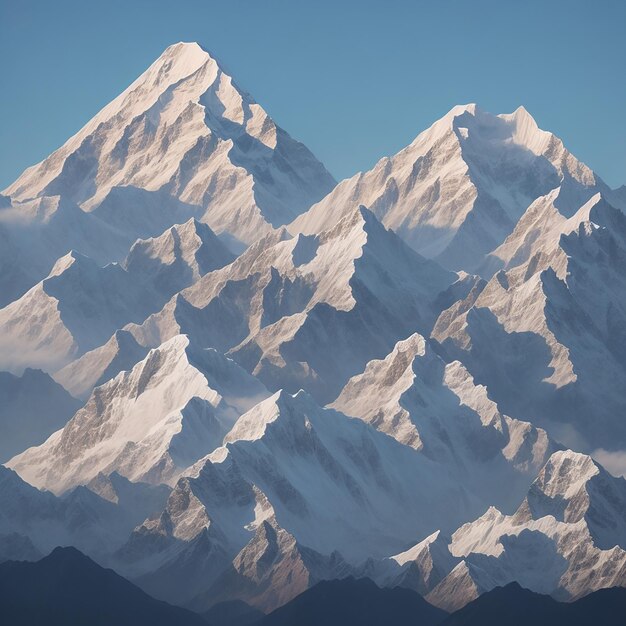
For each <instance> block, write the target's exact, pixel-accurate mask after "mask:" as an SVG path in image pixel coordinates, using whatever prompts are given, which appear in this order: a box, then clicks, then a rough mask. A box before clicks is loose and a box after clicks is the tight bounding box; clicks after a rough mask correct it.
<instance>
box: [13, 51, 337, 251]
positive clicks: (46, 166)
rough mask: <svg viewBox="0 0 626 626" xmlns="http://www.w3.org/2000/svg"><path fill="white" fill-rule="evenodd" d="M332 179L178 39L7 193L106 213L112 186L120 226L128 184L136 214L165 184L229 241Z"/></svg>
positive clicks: (295, 206)
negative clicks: (61, 200)
mask: <svg viewBox="0 0 626 626" xmlns="http://www.w3.org/2000/svg"><path fill="white" fill-rule="evenodd" d="M334 184H335V181H334V180H333V178H332V176H331V175H330V174H329V173H328V172H327V171H326V169H325V168H324V166H323V165H322V164H321V163H319V162H318V161H317V160H316V159H315V157H314V156H313V155H312V154H311V153H310V152H309V151H308V150H307V148H306V147H305V146H303V145H302V144H301V143H299V142H297V141H295V140H293V139H292V138H291V137H290V136H289V135H288V134H287V133H286V132H285V131H284V130H282V129H281V128H280V127H278V126H277V125H276V124H275V123H274V121H273V120H272V119H271V118H270V117H269V116H268V115H267V113H266V112H265V111H264V110H263V108H262V107H261V106H260V105H259V104H257V103H256V102H255V101H254V100H253V98H252V97H251V96H250V95H249V94H247V93H246V92H244V91H243V90H241V89H240V88H239V87H238V86H237V85H236V84H235V83H234V82H233V80H232V78H231V77H230V76H229V75H228V74H227V73H225V72H224V70H223V69H222V67H221V66H220V64H219V63H218V62H217V61H216V60H215V59H214V58H213V57H212V56H211V55H210V54H209V53H208V52H207V51H206V50H204V49H203V48H202V47H201V46H200V45H198V44H197V43H183V42H181V43H177V44H174V45H172V46H170V47H169V48H167V49H166V50H165V51H164V52H163V54H162V55H161V56H160V57H159V58H158V59H157V60H156V61H155V62H154V63H153V64H152V65H151V66H150V67H149V68H148V69H147V70H146V71H145V72H144V73H143V74H142V75H141V76H140V77H139V78H137V80H135V81H134V82H133V83H132V84H131V85H130V86H129V87H128V88H127V89H126V90H125V91H123V92H122V93H121V94H120V95H119V96H118V97H117V98H115V99H114V100H113V101H112V102H111V103H109V104H108V105H107V106H105V107H104V108H103V109H102V110H101V111H100V112H99V113H98V114H97V115H96V116H95V117H94V118H93V119H92V120H91V121H90V122H89V123H87V124H86V125H85V126H84V127H83V128H82V129H81V130H80V131H79V132H78V133H77V134H76V135H74V136H73V137H72V138H70V139H69V140H68V141H67V142H66V143H65V144H64V145H63V146H62V147H61V148H59V149H58V150H56V151H55V152H54V153H53V154H52V155H50V156H49V157H48V158H47V159H45V160H44V161H42V162H41V163H39V164H38V165H35V166H33V167H31V168H29V169H27V170H26V171H25V172H24V173H23V174H22V175H21V176H20V177H19V178H18V180H17V181H15V182H14V183H13V184H12V185H10V186H9V187H8V188H7V194H8V195H9V196H11V198H12V199H13V200H14V201H16V202H18V203H19V202H24V201H26V200H29V199H32V198H37V197H41V196H54V195H59V196H63V197H65V198H68V199H70V200H72V201H74V202H76V203H77V204H78V205H80V206H81V208H83V209H84V210H87V211H94V212H96V214H98V215H101V214H105V215H106V214H107V211H109V210H110V209H109V205H110V204H111V200H110V199H109V196H110V194H111V192H112V191H116V195H117V196H119V195H121V198H119V197H118V198H114V200H115V203H116V204H117V205H119V204H120V203H121V204H122V206H123V205H124V203H126V204H127V205H128V206H127V207H123V211H122V217H120V216H119V215H118V216H117V218H118V221H119V222H120V225H121V226H122V227H123V215H124V212H127V213H129V216H128V218H127V219H128V221H129V222H130V221H131V220H132V217H133V216H132V215H131V214H130V211H131V208H132V205H133V204H134V203H136V195H137V191H138V190H140V191H143V192H148V194H147V195H146V194H145V193H144V194H143V197H142V202H143V204H144V205H145V208H144V210H145V211H146V216H149V215H150V213H151V212H156V213H158V211H159V205H160V204H163V198H162V197H161V196H162V195H163V194H165V195H166V196H169V197H172V198H174V199H176V200H179V201H182V202H183V203H185V204H186V205H187V206H188V209H187V211H188V215H187V217H190V216H191V214H193V213H192V211H193V210H194V207H195V209H197V210H199V211H200V215H201V219H202V221H204V222H206V223H208V224H209V225H210V226H211V227H212V228H213V230H215V231H216V233H217V234H220V235H223V236H224V237H225V238H231V239H233V242H231V243H232V245H235V243H236V242H239V244H241V243H244V244H249V243H252V242H253V241H254V240H256V238H258V235H259V234H262V233H264V232H267V231H268V230H269V228H270V227H271V226H278V225H280V224H284V223H286V222H288V221H290V220H292V219H293V218H294V217H295V216H296V215H297V214H298V213H300V212H302V211H303V210H306V209H307V208H308V207H309V206H310V205H311V204H312V203H313V202H315V201H316V200H319V199H320V198H321V197H322V196H323V195H325V194H326V193H327V192H328V191H330V190H331V189H332V187H333V186H334ZM101 205H102V206H101ZM99 207H100V208H99ZM133 210H135V209H133ZM171 223H174V221H172V222H171Z"/></svg>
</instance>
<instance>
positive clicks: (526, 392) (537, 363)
mask: <svg viewBox="0 0 626 626" xmlns="http://www.w3.org/2000/svg"><path fill="white" fill-rule="evenodd" d="M565 197H566V199H567V197H568V194H566V196H565ZM559 199H560V193H557V192H554V193H552V194H550V195H549V196H547V197H546V198H545V199H543V200H541V199H540V200H538V201H537V202H536V203H535V204H534V205H533V206H532V207H531V208H530V209H529V212H528V214H527V215H526V216H524V218H522V220H520V223H519V224H518V229H516V232H514V233H513V235H512V236H511V238H510V239H509V240H507V242H506V243H505V245H504V246H503V247H502V248H501V249H500V252H498V254H500V256H501V258H503V259H505V260H506V259H517V261H519V264H515V263H516V262H517V261H509V262H508V264H509V265H512V267H510V268H508V269H503V270H500V271H498V272H497V273H496V274H495V275H494V276H493V277H492V278H491V279H490V280H489V282H488V283H487V284H486V285H485V286H484V288H483V289H482V291H481V292H479V293H473V294H471V295H470V296H469V297H468V298H467V299H465V300H464V301H463V302H459V303H456V304H455V305H453V306H452V307H451V308H450V309H448V310H446V311H444V312H443V313H442V315H441V316H440V319H439V320H438V322H437V323H436V324H435V327H434V330H433V337H434V338H435V339H436V340H437V341H438V342H439V343H440V344H441V345H442V347H443V350H444V352H445V354H446V355H447V357H448V358H450V359H458V360H460V361H462V362H463V363H464V364H465V365H466V367H467V368H468V370H469V371H470V372H471V373H472V375H473V376H474V378H475V379H476V381H477V382H479V383H481V384H484V385H486V387H487V388H488V389H489V392H490V394H491V397H492V398H493V399H494V400H495V401H496V402H497V403H498V404H499V406H500V407H501V408H502V410H503V411H504V412H506V413H507V414H509V415H512V416H514V417H517V418H520V419H525V420H529V421H532V422H533V423H535V424H537V425H540V426H542V427H544V428H546V429H547V430H548V432H549V433H550V434H551V435H552V436H553V437H554V438H556V439H558V440H560V441H562V442H563V443H564V444H566V445H569V446H571V447H573V448H575V449H582V450H586V451H591V450H594V449H595V448H598V447H603V448H607V449H610V450H615V449H618V450H619V449H623V448H624V446H625V445H626V421H625V420H624V419H623V418H622V416H623V415H624V411H625V410H626V404H625V398H624V394H622V393H620V391H619V390H620V389H622V388H624V387H625V386H626V361H625V360H624V354H625V352H624V346H626V343H625V341H626V335H624V328H626V296H625V294H626V282H625V281H624V276H625V275H626V274H625V272H626V217H625V216H624V214H623V213H622V212H621V211H619V210H617V209H615V208H613V207H612V206H611V205H610V204H609V203H608V202H607V201H606V200H605V199H604V198H603V197H602V196H601V195H600V194H596V195H594V196H593V197H592V198H591V199H590V200H589V201H588V202H586V203H585V204H583V205H582V206H580V207H578V208H575V207H572V206H569V205H566V206H567V209H563V208H559ZM567 215H570V217H567ZM542 216H543V217H542ZM524 242H525V243H524Z"/></svg>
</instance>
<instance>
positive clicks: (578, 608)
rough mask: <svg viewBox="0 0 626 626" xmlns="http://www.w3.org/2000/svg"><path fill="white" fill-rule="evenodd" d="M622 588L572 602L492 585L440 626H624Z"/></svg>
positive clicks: (515, 587)
mask: <svg viewBox="0 0 626 626" xmlns="http://www.w3.org/2000/svg"><path fill="white" fill-rule="evenodd" d="M625 623H626V589H623V588H619V587H614V588H612V589H600V590H599V591H596V592H595V593H592V594H590V595H588V596H585V597H584V598H581V599H580V600H577V601H576V602H557V601H556V600H554V599H553V598H551V597H550V596H544V595H541V594H538V593H534V592H532V591H528V589H524V588H522V587H520V586H519V585H518V584H517V583H511V584H509V585H507V586H506V587H496V588H495V589H493V590H492V591H489V592H488V593H485V594H483V595H482V596H480V597H479V598H477V599H476V600H474V601H473V602H470V603H469V604H468V605H466V606H464V607H463V608H462V609H460V610H458V611H457V612H456V613H454V614H452V615H450V617H448V618H447V619H445V620H443V622H442V623H441V626H502V625H503V624H506V625H507V626H529V625H530V626H555V625H557V624H563V625H567V626H589V625H597V626H624V624H625Z"/></svg>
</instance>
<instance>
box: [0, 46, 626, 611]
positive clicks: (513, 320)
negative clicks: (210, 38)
mask: <svg viewBox="0 0 626 626" xmlns="http://www.w3.org/2000/svg"><path fill="white" fill-rule="evenodd" d="M334 185H335V183H334V181H333V179H332V177H331V176H330V175H329V174H328V172H327V171H326V170H325V169H324V167H323V166H322V165H321V164H320V163H319V162H318V161H317V160H316V159H315V158H314V157H313V155H312V154H311V153H310V152H309V151H308V150H307V149H306V148H305V147H304V146H302V145H301V144H299V143H298V142H296V141H294V140H293V139H291V138H290V137H289V136H288V135H287V134H286V133H285V132H284V131H282V130H281V129H280V128H278V127H277V126H276V125H275V124H274V122H273V121H272V120H271V119H270V118H269V117H268V116H267V114H266V113H265V112H264V111H263V109H262V108H261V107H260V106H259V105H258V104H257V103H255V102H254V101H253V100H252V98H251V97H250V96H249V95H248V94H246V93H244V92H242V91H241V90H240V89H239V88H238V87H237V86H236V85H235V84H234V83H233V81H232V79H231V78H230V77H229V76H228V75H227V74H225V73H224V71H223V69H222V67H221V66H220V65H219V64H218V63H217V62H216V61H215V60H214V59H213V58H212V57H211V56H210V55H209V54H208V53H207V52H205V51H204V50H203V49H202V48H200V47H199V46H198V45H196V44H176V45H174V46H171V47H170V48H168V49H167V50H166V51H165V52H164V53H163V55H162V56H161V57H160V58H159V59H158V60H157V61H156V62H155V63H154V64H153V65H152V66H151V67H150V68H149V69H148V70H147V71H146V72H145V73H144V74H143V75H142V76H141V77H140V78H139V79H137V81H135V83H133V84H132V85H131V86H130V87H129V88H128V89H127V90H126V91H125V92H124V93H122V94H121V95H120V96H119V97H118V98H116V99H115V100H114V101H113V102H112V103H110V104H109V105H108V106H107V107H105V108H104V109H103V110H102V111H101V112H100V113H99V114H98V115H97V116H96V117H94V119H93V120H92V121H91V122H89V123H88V124H87V125H86V126H85V127H84V128H83V129H82V130H80V131H79V132H78V133H77V134H76V135H75V136H74V137H72V138H71V139H69V140H68V142H67V143H66V144H65V145H64V146H62V147H61V148H59V150H57V151H56V152H55V153H53V154H52V155H51V156H50V157H49V158H47V159H46V160H45V161H43V162H42V163H40V164H39V165H36V166H34V167H32V168H30V169H29V170H27V171H26V172H24V174H23V175H22V176H21V177H20V178H19V179H18V180H17V181H16V182H15V183H14V184H13V185H11V186H10V187H9V188H8V189H7V190H6V192H5V193H6V194H8V195H6V196H5V195H2V196H0V370H6V372H0V461H2V460H5V461H6V459H8V458H10V457H12V458H11V460H10V461H8V463H7V465H8V466H9V467H11V468H13V469H15V470H16V471H17V472H18V473H19V475H20V476H21V478H20V477H18V475H17V474H15V473H14V472H13V471H11V470H9V469H7V468H6V467H0V558H3V555H5V556H6V554H9V553H10V554H13V555H15V554H18V555H23V556H24V557H25V558H32V557H33V555H35V556H36V555H38V554H40V553H44V552H46V551H47V550H49V549H50V548H51V547H53V545H55V544H57V543H61V544H65V543H73V544H75V545H78V546H79V547H81V549H85V550H87V552H88V553H90V554H91V555H92V556H94V555H97V556H98V557H99V558H101V559H103V560H105V561H106V562H107V564H110V565H114V566H115V567H119V568H120V570H121V571H122V572H123V573H124V574H126V575H128V576H129V577H132V578H133V579H134V580H137V581H138V582H139V583H140V584H141V585H142V586H143V587H144V588H145V589H146V590H148V591H150V592H152V593H154V594H156V595H158V596H160V597H164V598H167V599H169V600H173V601H177V602H187V603H189V604H190V605H191V606H193V607H195V608H197V609H202V610H204V609H206V608H207V607H208V606H210V605H211V604H212V603H214V602H217V601H221V600H234V599H240V600H245V601H247V602H250V603H252V604H253V605H254V606H257V607H260V608H262V609H263V610H266V611H267V610H270V609H273V608H275V607H277V606H279V605H281V604H283V603H284V602H286V601H288V600H289V599H290V598H292V597H293V596H295V595H297V594H298V593H300V592H302V591H303V590H305V589H306V588H308V587H310V586H311V585H313V584H315V582H317V581H319V580H322V579H325V578H339V577H342V576H345V575H348V574H356V575H365V576H370V577H372V578H374V579H375V580H376V581H377V582H378V583H379V584H382V585H386V586H395V585H401V586H406V587H411V588H413V589H416V590H417V591H419V592H420V593H421V594H423V595H425V594H428V597H429V599H431V601H433V602H434V603H437V604H439V605H441V606H444V607H445V608H448V609H450V608H456V607H457V606H460V605H462V604H464V603H466V602H467V601H469V600H470V599H473V598H474V597H476V595H477V594H479V593H482V592H483V591H485V590H488V589H491V588H493V587H494V586H496V585H501V584H506V583H508V582H510V581H512V580H517V581H518V582H520V583H521V584H522V585H524V586H527V587H529V588H531V589H534V590H536V591H540V592H543V593H550V594H553V595H554V596H555V597H558V598H560V599H568V598H574V597H578V596H580V595H582V594H584V593H586V592H588V591H591V590H592V589H595V588H599V587H603V586H610V585H626V561H625V557H624V554H625V552H624V550H626V527H625V523H624V520H625V519H626V495H625V488H624V481H623V480H621V479H615V478H613V477H611V476H610V475H609V474H607V473H606V472H605V471H604V470H603V469H602V468H601V467H600V466H598V465H597V464H596V463H595V462H594V461H593V460H592V459H591V458H590V457H589V456H586V455H584V454H581V453H579V452H571V451H567V450H565V451H563V450H560V448H561V446H559V445H558V444H556V443H554V442H555V441H557V442H558V443H561V444H566V445H568V446H570V447H572V448H575V449H577V450H580V451H582V452H587V451H589V452H591V451H593V450H594V449H596V448H602V449H603V450H604V451H605V453H606V454H619V453H620V452H619V451H620V450H624V449H626V420H625V419H624V416H625V415H626V396H625V395H624V392H623V390H624V389H626V357H625V356H624V355H626V331H625V330H624V329H626V217H625V216H624V214H623V212H622V211H623V210H624V209H625V208H626V201H625V197H626V196H625V193H624V189H621V190H617V191H612V190H610V189H608V188H607V187H606V185H605V184H604V183H603V182H602V181H601V180H600V179H599V178H598V177H597V176H596V175H595V174H594V173H593V172H592V171H591V170H590V169H589V168H587V167H586V166H585V165H584V164H583V163H581V162H580V161H578V160H577V159H576V158H575V157H573V156H572V155H571V154H570V153H569V152H568V151H567V150H566V149H565V147H564V146H563V144H562V142H561V141H560V140H559V139H557V138H556V137H555V136H554V135H552V134H551V133H548V132H545V131H542V130H540V129H539V128H538V127H537V125H536V123H535V122H534V120H533V119H532V118H531V116H530V115H529V114H528V113H527V112H526V111H525V110H524V109H523V108H520V109H518V110H517V111H516V112H515V113H513V114H510V115H499V116H495V115H491V114H489V113H486V112H484V111H481V110H480V109H478V108H477V107H476V106H474V105H468V106H461V107H455V108H454V109H453V110H452V111H451V112H450V113H448V114H447V115H446V116H445V117H444V118H442V119H441V120H439V121H438V122H436V123H435V124H434V125H433V126H432V127H431V128H429V129H427V130H426V131H425V132H423V133H422V134H420V135H419V136H418V137H417V139H415V141H414V142H413V143H412V144H411V145H410V146H408V147H407V148H405V149H404V150H402V151H401V152H399V153H398V154H397V155H395V156H393V157H391V158H385V159H382V160H381V161H380V162H379V163H378V164H377V165H376V166H375V167H374V169H372V170H371V171H370V172H366V173H364V174H358V175H357V176H355V177H353V178H351V179H349V180H347V181H344V182H342V183H340V184H339V185H338V186H337V187H334ZM314 203H315V204H314ZM311 205H313V206H311ZM285 225H288V226H285ZM235 253H237V254H239V256H237V257H236V258H235ZM468 272H472V273H468ZM34 367H37V368H40V369H42V370H44V371H45V372H47V373H43V372H40V371H34V370H33V369H29V368H34ZM9 372H10V373H9ZM59 385H62V386H63V387H64V388H65V390H66V391H64V390H63V389H61V387H60V386H59ZM301 389H304V391H300V390H301ZM273 392H275V393H274V395H270V394H271V393H273ZM69 394H71V396H70V395H69ZM75 398H78V400H75ZM82 402H86V403H85V404H84V405H81V403H82ZM328 403H332V404H330V405H328ZM323 405H328V406H326V408H323ZM81 406H82V408H81ZM72 415H73V417H72ZM68 419H69V421H68ZM544 429H545V430H544ZM557 450H558V451H557ZM541 468H543V469H541ZM22 479H23V480H26V481H28V483H31V484H30V485H29V484H27V483H24V482H23V480H22ZM533 481H534V482H533ZM163 483H165V484H163ZM37 488H43V489H46V490H48V491H39V490H38V489H37ZM170 491H171V493H170ZM53 494H60V495H58V496H57V495H53ZM166 498H167V502H166ZM522 500H523V503H522V505H521V506H520V505H519V503H520V501H522ZM484 511H487V512H486V513H484ZM483 513H484V514H483ZM481 514H482V516H481ZM471 520H474V521H471ZM135 527H136V528H135ZM133 528H135V530H134V531H133V532H132V533H131V530H132V529H133ZM450 533H452V534H450ZM9 544H10V545H12V546H14V547H15V549H14V550H13V552H11V551H10V550H9V549H8V548H7V546H9ZM390 555H391V556H390Z"/></svg>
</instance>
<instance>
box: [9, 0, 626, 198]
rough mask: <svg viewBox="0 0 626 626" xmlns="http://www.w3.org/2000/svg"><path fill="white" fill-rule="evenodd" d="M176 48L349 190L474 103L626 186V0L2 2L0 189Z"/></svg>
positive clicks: (44, 0) (144, 0)
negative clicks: (521, 117) (224, 81)
mask: <svg viewBox="0 0 626 626" xmlns="http://www.w3.org/2000/svg"><path fill="white" fill-rule="evenodd" d="M177 41H198V42H199V43H201V44H202V45H203V46H204V47H205V48H206V49H208V50H209V51H210V52H212V53H213V54H214V55H215V56H216V57H217V58H218V59H219V60H220V61H221V62H222V63H223V65H224V67H225V69H226V70H227V71H228V72H229V73H231V74H232V75H233V76H234V78H235V80H236V81H237V83H238V84H239V85H240V86H241V87H243V88H244V89H246V90H247V91H249V92H250V93H251V94H252V95H253V96H254V98H255V99H256V100H257V101H258V102H260V103H261V104H262V105H263V106H264V108H265V109H266V110H267V111H268V112H269V113H270V115H271V116H272V117H273V118H274V119H275V120H276V122H277V123H278V124H280V125H281V126H282V127H283V128H285V129H286V130H287V131H288V132H289V133H290V134H291V135H293V136H294V137H296V138H297V139H300V140H301V141H303V142H304V143H305V144H306V145H307V146H309V148H311V149H312V150H313V152H314V153H315V154H316V155H317V156H318V158H320V159H321V160H322V161H323V162H324V163H325V165H326V166H327V167H328V169H329V170H330V171H331V172H332V173H333V174H334V175H335V177H336V178H338V179H341V178H345V177H347V176H350V175H352V174H353V173H354V172H356V171H358V170H364V169H368V168H370V167H371V166H372V165H373V164H374V163H375V162H376V161H377V160H378V159H379V158H380V157H381V156H384V155H386V154H393V153H394V152H396V151H397V150H398V149H400V148H401V147H403V146H405V145H406V144H408V143H409V142H410V141H412V139H413V138H414V137H415V135H417V134H418V133H419V132H420V131H421V130H423V129H424V128H426V127H428V126H429V125H430V124H431V123H432V122H433V121H435V120H436V119H437V118H439V117H441V116H442V115H444V114H445V113H446V112H447V111H448V110H449V109H450V108H452V106H453V105H455V104H461V103H467V102H476V103H478V105H479V106H481V107H482V108H483V109H486V110H488V111H491V112H493V113H506V112H510V111H513V110H514V109H516V108H517V107H518V106H519V105H520V104H523V105H524V106H525V107H526V108H527V109H528V110H529V111H530V112H531V113H532V114H533V115H534V117H535V119H536V120H537V122H538V123H539V125H540V126H541V127H542V128H545V129H548V130H551V131H553V132H555V133H556V134H557V135H559V136H560V137H561V138H562V139H563V140H564V141H565V144H566V145H567V147H568V148H569V149H570V150H571V151H573V152H574V154H576V155H577V156H578V157H579V158H581V159H582V160H583V161H585V162H586V163H587V164H588V165H590V166H591V167H592V168H593V169H594V170H596V171H597V172H598V174H600V176H601V177H603V178H604V179H605V180H606V181H607V182H608V183H609V184H610V185H612V186H614V187H615V186H618V185H621V184H624V183H626V0H560V1H559V0H523V1H522V0H497V1H496V0H475V1H469V0H430V1H428V2H426V1H421V0H403V1H400V0H378V1H376V2H374V1H370V0H333V1H327V0H307V1H305V0H222V1H221V2H213V1H212V0H168V1H164V0H107V1H104V0H80V1H78V0H40V1H31V0H0V75H1V77H2V83H1V84H2V86H3V88H2V94H1V96H0V189H2V188H4V187H5V186H6V185H7V184H8V183H10V182H11V181H12V180H13V179H15V178H16V176H17V175H18V174H19V173H20V172H21V171H22V170H23V169H24V168H25V167H27V166H29V165H32V164H33V163H36V162H38V161H40V160H41V159H42V158H44V157H45V156H47V155H48V154H49V153H50V152H51V151H52V150H54V149H55V148H57V147H58V146H60V145H61V144H62V143H63V142H64V141H65V140H66V139H67V138H68V137H69V136H70V135H72V134H73V133H74V132H76V131H77V130H78V129H79V128H80V127H81V126H82V125H83V124H84V123H85V122H87V121H88V120H89V119H90V118H91V117H92V116H93V115H94V114H95V113H96V112H97V111H98V110H99V109H100V108H101V107H102V106H104V105H105V104H106V103H107V102H108V101H110V100H111V99H112V98H114V97H115V96H116V95H117V94H118V93H119V92H120V91H122V90H123V89H124V88H125V87H126V86H127V85H128V84H129V83H130V82H131V81H132V80H133V79H134V78H136V77H137V76H138V75H139V74H140V73H141V72H142V71H143V70H144V69H145V68H146V67H147V66H148V65H149V64H150V63H151V62H152V61H153V60H154V59H155V58H156V57H157V56H158V55H159V54H160V53H161V52H162V50H163V49H164V48H166V47H167V46H168V45H169V44H171V43H175V42H177Z"/></svg>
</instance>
